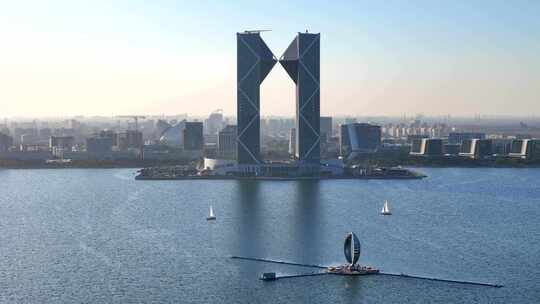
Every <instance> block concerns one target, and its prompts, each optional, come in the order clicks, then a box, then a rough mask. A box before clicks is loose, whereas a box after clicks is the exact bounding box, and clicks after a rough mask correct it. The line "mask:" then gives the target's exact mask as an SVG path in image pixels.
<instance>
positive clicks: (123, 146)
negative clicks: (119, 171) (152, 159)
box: [117, 130, 143, 151]
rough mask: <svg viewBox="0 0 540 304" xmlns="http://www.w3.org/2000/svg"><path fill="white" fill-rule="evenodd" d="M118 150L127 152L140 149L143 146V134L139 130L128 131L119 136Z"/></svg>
mask: <svg viewBox="0 0 540 304" xmlns="http://www.w3.org/2000/svg"><path fill="white" fill-rule="evenodd" d="M117 146H118V149H119V150H120V151H125V150H127V149H140V148H142V146H143V136H142V132H140V131H137V130H127V131H126V132H122V133H119V134H118V144H117Z"/></svg>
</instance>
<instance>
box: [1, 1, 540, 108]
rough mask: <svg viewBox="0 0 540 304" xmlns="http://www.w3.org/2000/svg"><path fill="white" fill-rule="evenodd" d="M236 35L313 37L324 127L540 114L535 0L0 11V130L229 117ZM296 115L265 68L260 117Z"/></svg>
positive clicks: (65, 4) (125, 4)
mask: <svg viewBox="0 0 540 304" xmlns="http://www.w3.org/2000/svg"><path fill="white" fill-rule="evenodd" d="M381 2H384V4H382V3H381ZM232 3H234V4H232ZM245 29H271V30H272V31H271V32H267V33H263V38H264V39H265V41H266V42H267V44H268V45H269V47H270V49H271V50H272V51H273V52H274V54H275V55H276V57H279V56H281V54H282V53H283V51H284V50H285V48H286V47H287V45H288V44H289V43H290V41H291V40H292V39H293V38H294V35H295V34H296V32H299V31H302V32H303V31H305V30H306V29H309V31H310V32H320V33H321V113H322V114H331V115H336V114H340V115H341V114H348V115H377V114H381V115H402V114H404V113H407V114H415V113H423V114H427V115H438V114H452V115H474V114H479V113H484V114H509V115H539V114H540V1H537V0H530V1H514V0H513V1H495V0H492V1H471V0H468V1H455V0H454V1H450V0H449V1H350V2H346V1H253V0H252V1H193V0H191V1H179V0H175V1H159V0H156V1H148V0H144V1H136V0H125V1H115V0H89V1H77V0H58V1H54V0H48V1H43V0H35V1H26V0H16V1H10V0H0V117H5V116H51V115H52V116H60V115H75V114H83V115H94V114H99V115H114V114H142V113H145V114H162V113H163V114H177V113H192V114H197V115H201V114H207V113H209V112H210V111H212V110H214V109H218V108H222V109H224V110H225V114H234V113H235V112H236V62H235V60H236V36H235V33H236V32H237V31H243V30H245ZM294 102H295V101H294V85H293V82H292V81H291V80H290V79H289V78H288V76H287V75H286V72H285V71H284V70H283V68H281V66H277V65H276V66H275V67H274V69H273V70H272V72H271V73H270V75H268V77H267V79H266V80H265V83H264V84H263V86H262V91H261V108H262V113H261V114H262V115H292V114H293V113H294Z"/></svg>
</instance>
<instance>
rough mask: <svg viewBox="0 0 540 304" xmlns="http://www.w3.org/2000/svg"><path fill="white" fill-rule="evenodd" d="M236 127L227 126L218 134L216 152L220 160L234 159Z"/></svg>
mask: <svg viewBox="0 0 540 304" xmlns="http://www.w3.org/2000/svg"><path fill="white" fill-rule="evenodd" d="M236 130H237V129H236V126H235V125H227V126H225V128H223V130H221V131H220V132H219V135H218V142H217V146H218V147H217V150H218V157H219V158H222V159H236Z"/></svg>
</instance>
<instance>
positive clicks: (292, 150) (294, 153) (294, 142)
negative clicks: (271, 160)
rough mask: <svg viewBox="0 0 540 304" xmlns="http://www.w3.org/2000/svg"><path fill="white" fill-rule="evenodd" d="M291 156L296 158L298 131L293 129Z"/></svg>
mask: <svg viewBox="0 0 540 304" xmlns="http://www.w3.org/2000/svg"><path fill="white" fill-rule="evenodd" d="M289 155H291V156H292V157H296V129H295V128H292V129H291V131H290V132H289Z"/></svg>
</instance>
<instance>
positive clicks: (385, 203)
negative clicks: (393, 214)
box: [381, 201, 390, 214]
mask: <svg viewBox="0 0 540 304" xmlns="http://www.w3.org/2000/svg"><path fill="white" fill-rule="evenodd" d="M381 213H383V214H390V208H389V207H388V201H384V205H383V208H382V210H381Z"/></svg>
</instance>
